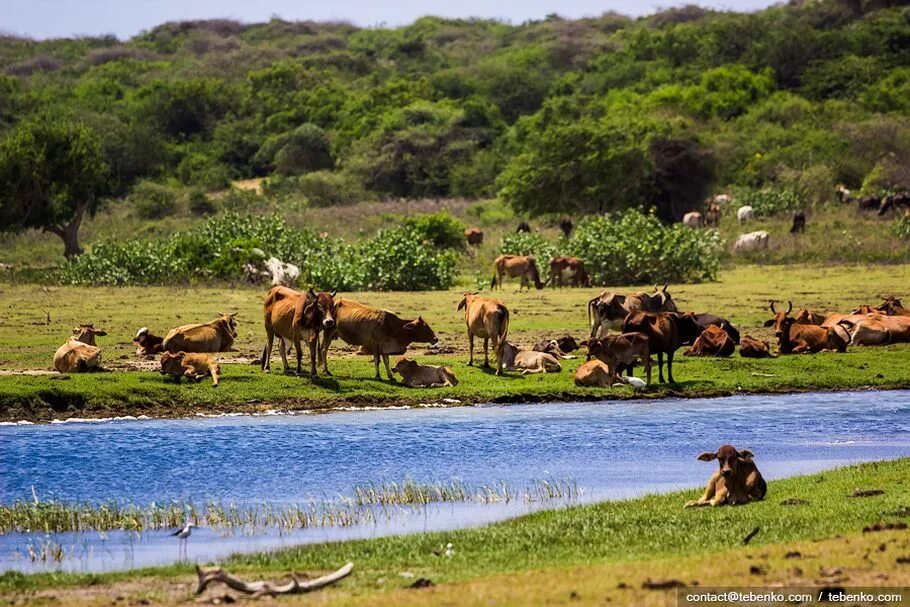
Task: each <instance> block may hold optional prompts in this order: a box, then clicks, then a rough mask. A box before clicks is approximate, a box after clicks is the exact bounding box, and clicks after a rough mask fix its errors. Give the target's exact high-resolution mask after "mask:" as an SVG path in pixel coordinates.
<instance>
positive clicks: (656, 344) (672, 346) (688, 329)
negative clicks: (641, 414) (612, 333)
mask: <svg viewBox="0 0 910 607" xmlns="http://www.w3.org/2000/svg"><path fill="white" fill-rule="evenodd" d="M622 332H623V333H636V332H638V333H644V334H645V335H647V336H648V347H649V349H650V351H651V352H656V353H657V373H658V379H659V380H660V382H661V383H663V382H664V370H663V367H664V354H666V355H667V378H668V379H669V380H670V383H671V384H672V383H676V382H675V381H674V379H673V355H674V354H675V353H676V350H678V349H679V347H680V346H681V345H682V344H684V343H687V342H688V341H690V340H694V339H695V337H696V336H697V335H698V334H699V333H700V331H699V330H698V321H697V319H696V318H695V315H694V314H692V313H690V312H686V313H684V314H679V313H677V312H662V313H654V312H632V313H630V314H629V315H628V316H627V317H626V319H625V320H624V321H623V323H622Z"/></svg>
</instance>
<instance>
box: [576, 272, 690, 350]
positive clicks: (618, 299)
mask: <svg viewBox="0 0 910 607" xmlns="http://www.w3.org/2000/svg"><path fill="white" fill-rule="evenodd" d="M668 287H669V284H664V286H663V288H662V289H661V288H660V287H658V286H656V285H655V287H654V293H645V292H644V291H638V292H636V293H629V294H628V295H620V294H617V293H609V292H607V291H603V292H602V293H601V294H600V295H598V296H597V297H595V298H594V299H592V300H590V301H589V302H588V322H589V323H590V324H591V337H600V336H601V335H602V334H603V333H604V332H606V331H608V330H609V329H619V328H620V325H621V324H622V321H623V320H624V319H625V317H626V316H627V315H628V314H629V312H635V311H638V310H640V311H643V312H676V311H677V308H676V302H674V301H673V297H671V296H670V292H669V291H668V290H667V289H668ZM693 339H694V337H693Z"/></svg>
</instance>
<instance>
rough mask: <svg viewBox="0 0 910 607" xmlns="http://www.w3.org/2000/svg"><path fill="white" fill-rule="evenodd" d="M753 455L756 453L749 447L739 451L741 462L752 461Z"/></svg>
mask: <svg viewBox="0 0 910 607" xmlns="http://www.w3.org/2000/svg"><path fill="white" fill-rule="evenodd" d="M753 457H755V455H754V454H753V453H752V452H751V451H749V450H748V449H743V450H742V451H740V452H739V461H741V462H751V461H752V458H753Z"/></svg>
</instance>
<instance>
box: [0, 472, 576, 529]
mask: <svg viewBox="0 0 910 607" xmlns="http://www.w3.org/2000/svg"><path fill="white" fill-rule="evenodd" d="M580 495H581V490H580V489H579V488H578V485H577V483H576V482H575V481H572V480H553V479H549V480H534V481H531V482H530V483H529V484H528V485H527V486H526V487H525V488H524V489H513V488H511V487H509V486H508V484H506V483H505V482H501V483H497V484H493V485H474V486H471V485H466V484H464V483H462V482H461V481H458V480H455V481H450V482H438V483H419V482H415V481H411V480H407V481H404V482H383V483H376V484H373V483H368V484H362V485H357V486H355V487H354V489H353V491H352V494H351V495H350V496H347V495H339V496H338V497H337V498H336V499H332V500H328V499H322V500H316V499H311V500H308V501H306V502H302V503H293V504H276V503H264V504H249V505H247V504H244V505H239V504H233V503H232V504H224V503H219V502H205V503H202V504H195V503H169V504H157V503H154V502H152V503H151V504H148V505H137V504H132V503H121V502H117V501H109V502H101V503H92V502H85V503H76V502H65V501H56V500H50V501H41V500H40V499H38V498H37V496H35V497H34V498H33V499H32V500H31V501H26V500H18V501H15V502H13V503H12V504H9V505H0V534H4V533H14V532H24V533H53V532H66V531H109V530H120V531H131V532H137V533H141V532H144V531H157V530H161V529H172V528H176V527H180V526H182V525H184V524H185V523H186V522H187V521H190V522H194V523H195V524H197V525H199V526H202V527H208V528H211V529H215V530H216V531H218V532H219V533H225V534H236V533H240V534H245V533H249V534H251V533H257V532H259V531H261V530H264V529H278V530H279V531H282V532H286V531H291V530H294V529H305V528H309V527H347V526H351V525H358V524H369V523H374V522H377V521H379V520H381V519H387V518H390V517H392V516H394V515H395V514H396V513H397V512H400V511H401V509H402V507H405V508H407V509H414V508H417V509H420V508H422V507H425V506H427V505H429V504H434V503H444V502H450V503H456V502H463V503H477V504H502V503H511V502H516V501H523V502H526V503H537V502H546V501H560V500H562V501H566V502H571V501H574V500H576V499H577V498H578V497H579V496H580Z"/></svg>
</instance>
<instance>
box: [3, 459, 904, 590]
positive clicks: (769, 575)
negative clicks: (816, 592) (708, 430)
mask: <svg viewBox="0 0 910 607" xmlns="http://www.w3.org/2000/svg"><path fill="white" fill-rule="evenodd" d="M693 465H697V462H695V460H694V458H693ZM707 473H708V471H707V470H706V476H707ZM908 478H910V459H903V460H898V461H892V462H882V463H873V464H863V465H859V466H852V467H848V468H842V469H838V470H834V471H829V472H825V473H821V474H814V475H809V476H803V477H795V478H790V479H784V480H780V481H773V482H771V483H770V488H769V493H768V497H767V499H766V500H765V501H763V502H761V503H757V504H752V505H749V506H745V507H736V508H717V509H707V508H706V509H696V510H683V509H682V504H683V503H684V502H685V501H686V500H687V499H690V498H692V497H695V496H696V495H697V494H698V490H697V489H695V488H693V489H692V490H687V491H680V492H675V493H672V494H667V495H650V496H645V497H642V498H639V499H634V500H625V501H618V502H605V503H601V504H595V505H589V506H579V507H572V508H566V509H561V510H555V511H548V512H539V513H536V514H532V515H529V516H524V517H521V518H518V519H514V520H511V521H506V522H502V523H497V524H493V525H488V526H485V527H481V528H477V529H467V530H460V531H453V532H444V533H429V534H420V535H407V536H397V537H388V538H379V539H374V540H359V541H350V542H342V543H330V544H321V545H316V546H303V547H300V548H295V549H290V550H284V551H280V552H275V553H266V554H256V555H246V556H237V557H233V558H231V559H229V560H228V561H227V562H226V563H224V566H225V567H227V568H228V569H229V570H231V571H232V572H236V573H238V574H240V575H241V576H243V577H244V578H248V579H253V578H256V579H262V578H266V579H282V578H284V579H286V578H287V576H288V575H289V573H291V572H299V571H307V572H310V573H314V572H317V571H324V570H329V569H334V568H335V567H337V566H340V565H341V564H343V563H344V562H347V561H353V562H354V563H355V569H354V574H353V576H352V577H351V578H350V579H349V580H347V581H345V582H343V583H342V584H340V585H339V586H338V587H336V588H333V589H331V590H329V591H327V592H325V593H323V594H321V595H319V599H320V603H321V604H323V603H331V604H339V605H342V604H345V605H349V604H376V605H380V604H386V605H387V604H489V601H494V602H495V603H496V604H516V605H518V604H521V605H530V604H554V603H555V604H560V603H563V602H569V600H570V596H571V594H572V593H575V594H576V595H577V596H578V597H579V599H580V600H581V603H582V604H589V603H590V604H603V603H604V601H607V600H609V601H612V602H613V604H630V603H635V604H664V603H665V602H666V601H667V600H669V599H672V597H674V596H675V595H674V594H673V593H674V592H675V591H674V590H648V589H643V587H642V585H643V583H645V582H646V581H647V580H652V581H655V580H662V581H666V580H668V579H674V580H678V581H679V582H682V583H684V584H686V585H687V586H690V587H692V586H695V585H700V586H702V587H704V586H710V585H738V586H768V585H772V584H777V583H784V584H787V585H802V586H812V585H818V584H825V583H839V584H842V585H847V586H850V587H853V586H861V585H876V586H902V585H907V584H908V582H910V568H908V566H907V565H906V564H903V561H904V559H905V558H906V557H908V556H910V538H908V536H907V533H906V530H905V529H904V530H902V531H901V530H890V531H874V532H872V531H870V532H868V533H864V532H863V529H864V528H866V527H869V526H872V525H876V524H880V523H882V524H891V525H894V524H898V525H899V524H901V523H906V522H907V520H908V518H910V487H908V485H907V482H908ZM874 489H879V490H882V491H883V493H876V492H874V491H869V490H874ZM863 491H865V492H866V493H871V495H866V496H864V497H858V496H856V495H862V493H861V492H863ZM755 527H758V528H759V531H758V534H757V535H756V536H755V537H754V539H752V540H751V543H750V544H749V545H748V546H747V547H742V546H741V545H740V544H741V542H740V540H741V539H742V538H743V537H745V536H746V535H747V534H748V533H749V532H750V531H751V530H752V529H754V528H755ZM448 543H452V544H453V549H454V554H453V555H452V556H450V557H445V556H437V555H436V554H434V550H436V551H438V549H439V547H440V546H444V545H446V544H448ZM540 547H546V548H545V549H541V548H540ZM788 554H789V556H787V555H788ZM405 572H407V573H410V574H413V575H414V576H415V578H416V577H424V578H428V579H430V580H432V581H433V582H434V584H436V586H435V587H434V588H431V589H426V590H420V591H418V590H409V589H404V587H405V586H407V585H408V584H410V583H412V582H413V579H411V578H408V577H403V576H402V575H401V574H402V573H405ZM193 581H194V575H193V574H192V569H191V567H190V566H189V565H174V566H171V567H165V568H158V569H149V570H142V571H135V572H127V573H115V574H107V575H83V574H58V575H53V574H39V575H31V576H24V575H20V574H5V575H3V576H0V597H5V598H4V599H0V604H4V602H3V601H5V602H6V604H13V601H22V600H25V601H26V602H29V601H32V602H41V603H42V604H51V605H52V604H68V605H73V604H75V605H97V604H109V603H110V600H111V598H112V597H113V596H123V597H124V598H125V599H126V600H127V601H130V602H135V601H136V600H140V599H142V598H145V599H146V600H150V601H151V602H152V603H153V604H178V603H184V602H186V601H187V600H188V598H189V596H190V592H191V588H192V584H193ZM222 594H223V589H218V590H217V591H212V595H211V596H222ZM313 598H314V597H307V598H305V599H301V598H300V597H297V598H296V601H295V599H294V598H288V599H283V600H282V603H283V604H298V603H304V602H306V603H307V604H309V603H310V601H311V600H313Z"/></svg>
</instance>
